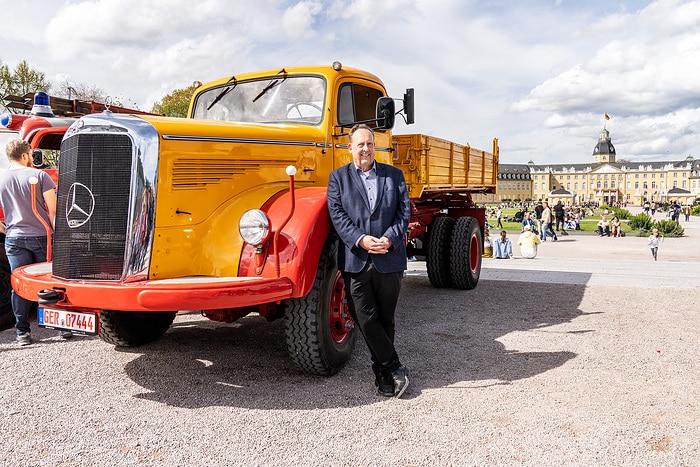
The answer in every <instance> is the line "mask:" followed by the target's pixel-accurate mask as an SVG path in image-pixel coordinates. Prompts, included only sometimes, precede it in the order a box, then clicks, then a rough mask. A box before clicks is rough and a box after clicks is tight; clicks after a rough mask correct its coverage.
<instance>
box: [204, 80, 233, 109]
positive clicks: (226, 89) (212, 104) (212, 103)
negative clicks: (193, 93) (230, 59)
mask: <svg viewBox="0 0 700 467" xmlns="http://www.w3.org/2000/svg"><path fill="white" fill-rule="evenodd" d="M230 82H233V86H227V87H225V88H224V90H223V91H221V92H220V93H219V95H218V96H216V97H215V98H214V100H213V101H211V104H209V106H208V107H207V110H211V108H212V107H214V104H216V103H217V102H219V101H220V100H221V99H223V98H224V96H225V95H226V94H228V93H229V92H231V91H233V90H234V88H235V87H236V86H238V80H236V77H235V76H231V77H230V78H229V79H228V81H226V83H224V84H228V83H230Z"/></svg>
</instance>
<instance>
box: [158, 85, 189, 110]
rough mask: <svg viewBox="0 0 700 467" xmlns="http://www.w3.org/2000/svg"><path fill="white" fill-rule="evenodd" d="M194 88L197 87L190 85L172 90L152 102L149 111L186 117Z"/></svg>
mask: <svg viewBox="0 0 700 467" xmlns="http://www.w3.org/2000/svg"><path fill="white" fill-rule="evenodd" d="M195 89H197V88H196V87H195V86H194V85H192V86H189V87H186V88H184V89H176V90H174V91H173V92H171V93H170V94H168V95H166V96H165V97H163V99H161V100H160V101H158V102H156V103H155V104H153V108H152V109H151V113H154V114H158V115H165V116H166V117H187V110H188V109H189V107H190V99H192V95H193V94H194V91H195Z"/></svg>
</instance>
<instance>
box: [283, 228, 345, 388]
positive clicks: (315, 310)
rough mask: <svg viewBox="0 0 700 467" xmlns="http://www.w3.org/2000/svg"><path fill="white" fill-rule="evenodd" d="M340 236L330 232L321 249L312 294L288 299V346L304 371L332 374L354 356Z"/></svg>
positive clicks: (286, 308) (323, 374)
mask: <svg viewBox="0 0 700 467" xmlns="http://www.w3.org/2000/svg"><path fill="white" fill-rule="evenodd" d="M338 243H339V240H338V237H337V235H335V234H331V235H330V236H329V237H328V239H327V240H326V244H325V245H324V247H323V251H322V252H321V258H320V259H319V261H318V269H317V270H316V278H315V280H314V284H313V286H312V287H311V290H310V291H309V293H308V294H307V295H306V296H305V297H302V298H293V299H289V300H287V301H286V302H285V313H284V321H285V334H286V338H287V349H288V351H289V356H290V357H291V359H292V361H293V362H294V364H295V365H296V366H297V368H299V369H300V370H302V371H306V372H308V373H312V374H315V375H320V376H331V375H333V374H335V373H337V372H338V371H340V370H341V369H342V368H343V367H344V366H345V364H346V363H347V361H348V360H349V359H350V357H351V356H352V351H353V349H354V348H355V340H356V338H357V331H355V329H354V321H353V319H352V316H351V315H350V310H349V308H348V305H347V300H346V298H345V283H344V282H343V278H342V276H341V274H340V271H338Z"/></svg>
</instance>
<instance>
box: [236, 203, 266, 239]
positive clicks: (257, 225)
mask: <svg viewBox="0 0 700 467" xmlns="http://www.w3.org/2000/svg"><path fill="white" fill-rule="evenodd" d="M238 231H239V232H240V233H241V237H243V240H245V242H246V243H250V244H251V245H260V244H261V243H264V242H265V240H267V238H268V237H269V236H270V220H269V219H268V218H267V216H266V215H265V213H264V212H262V211H261V210H260V209H251V210H249V211H246V212H244V213H243V215H242V216H241V220H240V221H238Z"/></svg>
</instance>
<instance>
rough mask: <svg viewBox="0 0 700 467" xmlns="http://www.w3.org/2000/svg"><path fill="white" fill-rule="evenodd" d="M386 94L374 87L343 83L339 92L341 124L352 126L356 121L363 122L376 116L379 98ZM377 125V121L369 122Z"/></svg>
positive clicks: (339, 117)
mask: <svg viewBox="0 0 700 467" xmlns="http://www.w3.org/2000/svg"><path fill="white" fill-rule="evenodd" d="M383 95H384V94H383V93H382V92H381V91H380V90H378V89H374V88H370V87H367V86H363V85H361V84H357V83H346V84H343V85H342V86H341V87H340V89H339V92H338V123H339V124H340V125H341V126H352V125H353V124H354V123H355V122H363V121H367V120H372V119H374V118H376V115H375V114H376V111H377V100H378V99H379V98H380V97H382V96H383ZM368 124H369V126H371V127H373V128H374V127H376V126H377V124H376V122H368Z"/></svg>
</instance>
